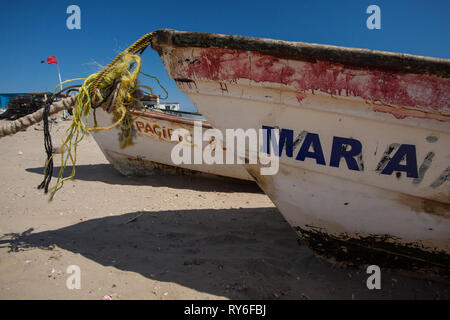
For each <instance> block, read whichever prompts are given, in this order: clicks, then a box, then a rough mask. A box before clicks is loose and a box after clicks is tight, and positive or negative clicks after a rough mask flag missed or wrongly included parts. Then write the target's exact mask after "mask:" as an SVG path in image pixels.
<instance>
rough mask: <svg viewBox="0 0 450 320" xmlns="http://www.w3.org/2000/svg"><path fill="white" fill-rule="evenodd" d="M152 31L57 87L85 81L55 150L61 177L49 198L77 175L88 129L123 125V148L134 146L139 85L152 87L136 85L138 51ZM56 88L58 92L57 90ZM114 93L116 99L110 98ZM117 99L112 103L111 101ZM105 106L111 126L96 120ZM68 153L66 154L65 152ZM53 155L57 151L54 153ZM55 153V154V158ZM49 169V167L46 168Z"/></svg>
mask: <svg viewBox="0 0 450 320" xmlns="http://www.w3.org/2000/svg"><path fill="white" fill-rule="evenodd" d="M152 35H153V33H149V34H146V35H144V36H143V37H141V38H140V39H139V40H137V41H136V42H135V43H133V44H132V45H131V46H130V47H128V48H127V49H126V50H125V51H123V52H122V53H120V54H119V55H117V57H116V58H114V60H113V61H111V62H110V63H109V64H108V65H107V66H106V67H105V68H103V70H102V71H100V72H99V73H95V74H92V75H91V76H89V77H88V78H87V79H86V78H78V79H72V80H67V81H64V82H63V83H61V84H60V85H58V86H57V87H56V89H58V88H59V87H60V86H61V85H62V84H64V83H67V82H69V81H74V80H84V83H83V85H82V86H81V87H80V89H79V92H78V96H77V99H76V102H75V105H74V108H73V121H72V124H71V126H70V127H69V128H68V129H67V131H66V133H65V137H64V138H63V141H62V144H61V146H60V147H59V149H58V151H57V152H56V153H61V168H60V170H59V173H58V179H57V182H56V184H55V186H53V187H52V188H50V189H49V190H50V200H52V199H53V197H54V195H55V193H56V191H58V190H59V189H60V188H61V187H62V185H63V184H64V182H65V181H67V180H69V179H72V178H73V177H74V176H75V163H76V159H77V157H76V156H77V147H78V143H79V142H80V141H81V140H83V138H84V137H85V135H86V134H88V133H89V132H96V131H100V130H110V129H112V128H114V127H116V126H119V125H120V128H121V134H120V137H119V142H120V147H121V148H125V147H126V146H129V145H132V144H133V142H132V137H133V127H132V126H133V117H132V115H131V111H132V110H133V109H135V107H136V105H137V104H139V102H138V99H139V95H140V94H142V92H141V91H140V89H139V88H140V87H142V88H146V89H147V90H149V91H150V93H151V94H152V95H154V94H153V90H152V89H151V88H150V87H148V86H144V85H140V86H138V85H137V81H138V76H139V74H140V73H142V72H140V69H141V58H140V56H139V55H137V53H139V52H142V51H143V50H145V48H147V47H148V45H150V42H151V38H152ZM142 74H143V75H145V76H148V77H150V78H153V79H155V80H156V81H157V82H158V84H159V86H160V87H161V88H162V89H163V90H164V92H165V93H166V97H165V98H167V96H168V94H167V91H166V90H165V89H164V88H163V87H162V86H161V84H160V82H159V80H158V79H157V78H156V77H153V76H150V75H147V74H144V73H142ZM56 89H55V92H56ZM111 95H114V98H113V99H112V98H111ZM113 100H114V103H113V105H108V104H111V102H112V101H113ZM97 107H102V108H103V109H105V110H108V111H111V112H112V114H113V116H114V119H115V123H114V124H113V125H111V126H109V127H98V126H97V122H96V119H95V108H97ZM92 114H93V115H94V127H92V128H89V127H88V124H87V123H88V119H89V117H90V116H91V115H92ZM65 153H66V156H65V157H64V154H65ZM53 155H54V154H53ZM53 155H52V157H53ZM69 162H70V163H71V164H72V172H71V174H70V175H69V176H68V177H64V178H63V177H62V175H63V172H64V169H65V168H66V166H67V165H68V164H69ZM46 170H47V169H46Z"/></svg>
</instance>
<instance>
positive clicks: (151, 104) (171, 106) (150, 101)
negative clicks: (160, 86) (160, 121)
mask: <svg viewBox="0 0 450 320" xmlns="http://www.w3.org/2000/svg"><path fill="white" fill-rule="evenodd" d="M141 102H142V104H143V105H144V106H145V108H151V109H160V110H166V111H180V104H179V103H178V102H162V103H161V102H160V101H159V97H155V96H149V95H146V96H144V97H143V98H142V100H141Z"/></svg>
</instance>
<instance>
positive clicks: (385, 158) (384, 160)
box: [375, 143, 400, 172]
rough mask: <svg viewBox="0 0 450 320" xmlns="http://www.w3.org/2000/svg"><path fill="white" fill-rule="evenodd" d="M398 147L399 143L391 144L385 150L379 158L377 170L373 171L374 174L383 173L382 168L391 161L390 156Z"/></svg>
mask: <svg viewBox="0 0 450 320" xmlns="http://www.w3.org/2000/svg"><path fill="white" fill-rule="evenodd" d="M398 147H400V144H399V143H392V144H390V145H389V146H388V147H387V148H386V150H385V151H384V153H383V156H382V157H381V160H380V162H379V163H378V165H377V168H376V169H375V171H376V172H381V171H383V169H384V167H386V165H387V163H388V162H389V161H390V160H391V157H390V155H391V154H392V152H393V151H394V150H395V149H397V148H398Z"/></svg>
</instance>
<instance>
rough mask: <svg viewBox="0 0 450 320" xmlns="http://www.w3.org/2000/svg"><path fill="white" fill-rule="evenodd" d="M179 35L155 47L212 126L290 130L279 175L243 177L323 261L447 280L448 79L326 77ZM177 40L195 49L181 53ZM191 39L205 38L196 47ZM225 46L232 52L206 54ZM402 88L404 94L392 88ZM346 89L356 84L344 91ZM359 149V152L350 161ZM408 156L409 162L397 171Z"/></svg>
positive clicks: (311, 66)
mask: <svg viewBox="0 0 450 320" xmlns="http://www.w3.org/2000/svg"><path fill="white" fill-rule="evenodd" d="M171 32H172V31H169V32H167V33H166V34H164V31H163V32H162V35H161V36H159V38H158V39H157V40H155V41H154V43H153V47H154V48H155V49H156V50H158V52H159V54H160V56H161V59H162V61H163V63H164V66H165V68H166V70H167V72H168V73H169V75H170V76H171V77H172V78H173V79H174V80H175V81H176V83H177V86H178V88H179V89H180V90H181V91H182V92H184V93H185V94H187V96H188V97H189V99H190V100H191V101H192V102H193V103H194V104H195V105H196V107H197V108H198V110H199V111H200V112H201V113H202V114H203V116H204V117H205V118H206V119H207V120H208V121H209V122H210V123H211V124H212V125H213V126H214V127H217V128H219V129H220V130H225V129H227V128H234V129H236V128H242V129H244V130H247V129H250V128H253V129H261V128H264V127H266V128H267V127H274V128H279V129H281V130H282V134H283V130H284V138H286V140H285V145H284V147H285V148H284V149H283V150H282V153H281V155H280V169H279V172H278V174H276V175H267V176H264V175H261V174H260V169H261V165H259V164H256V165H246V169H247V170H248V172H249V173H250V174H251V175H252V176H253V177H254V179H255V180H256V181H257V183H258V184H259V186H260V187H261V188H262V189H263V190H264V192H265V193H266V194H267V195H268V196H269V197H270V198H271V200H272V201H273V202H274V203H275V205H276V206H277V207H278V209H279V210H280V212H281V213H282V214H283V216H284V217H285V218H286V220H287V221H288V222H289V224H290V225H291V226H292V227H293V228H294V229H295V230H296V231H297V232H298V234H299V235H300V236H301V237H302V238H303V239H304V240H305V241H306V242H307V243H308V244H309V245H310V246H311V247H312V248H313V249H314V250H315V251H316V252H317V253H318V254H320V255H321V256H324V257H326V258H331V259H334V260H335V261H340V262H344V263H347V264H355V265H360V264H376V265H380V266H386V267H389V268H399V269H403V270H409V271H410V270H420V271H426V272H433V273H438V274H440V275H444V276H448V275H449V265H450V184H449V183H448V180H449V178H448V171H449V168H450V167H449V165H450V126H449V123H450V107H449V103H450V101H449V100H450V81H449V79H448V78H436V77H431V76H426V75H423V76H419V75H409V74H406V75H403V74H400V75H398V76H397V75H396V74H393V73H389V72H384V71H379V70H378V71H376V72H375V71H373V70H361V68H359V69H355V70H352V69H351V68H350V67H348V69H347V68H345V67H343V66H342V65H340V64H331V63H328V64H325V63H323V65H322V67H320V68H321V70H320V71H318V68H319V67H318V66H317V65H318V64H320V61H319V62H318V61H316V62H308V61H299V60H292V59H284V58H282V57H281V58H280V57H275V56H272V55H268V54H261V53H258V52H253V51H251V50H250V49H246V48H245V43H244V45H242V42H244V41H241V40H239V39H238V41H237V42H236V43H237V44H236V47H238V48H240V46H242V47H244V48H242V49H233V50H232V49H228V48H229V47H228V45H229V44H230V43H232V40H230V39H228V38H226V37H225V36H222V37H218V39H219V40H217V39H212V40H213V41H210V42H207V41H206V40H205V41H204V38H208V40H211V37H210V36H206V37H204V38H202V36H199V37H198V38H197V39H195V37H196V36H195V35H194V36H192V33H190V34H187V35H186V36H184V35H183V34H182V35H181V37H179V38H177V37H178V34H177V32H176V31H173V32H172V33H171ZM180 34H181V33H180ZM183 36H184V38H182V37H183ZM167 37H169V40H167ZM190 37H191V38H190ZM179 39H189V41H188V40H186V43H183V40H180V41H179V43H176V44H173V43H172V41H173V42H176V41H178V40H179ZM193 39H195V40H198V39H200V40H199V41H198V44H196V46H191V45H190V44H189V43H195V40H193ZM223 39H224V40H223ZM214 40H217V41H216V42H214ZM222 40H223V43H227V47H226V48H227V49H225V48H208V47H206V45H205V46H204V45H203V42H204V43H221V42H220V41H222ZM202 41H203V42H202ZM227 41H228V42H227ZM239 41H240V42H239ZM251 41H253V40H251ZM256 41H258V40H256ZM261 41H262V40H261ZM203 46H204V47H203ZM230 46H232V45H230ZM255 50H256V49H255ZM194 62H195V63H194ZM288 72H289V74H290V75H289V76H286V74H287V73H288ZM289 77H291V78H289ZM393 78H395V80H396V82H395V85H397V87H396V88H390V87H389V85H391V86H393V84H394V82H393V80H392V79H393ZM305 79H306V80H305ZM308 79H312V80H308ZM316 79H322V82H321V83H316V82H315V81H316ZM341 79H345V81H347V82H345V81H344V80H342V81H344V82H345V83H344V84H343V85H341V84H338V83H337V82H338V81H341ZM307 80H308V81H310V87H309V88H308V86H307V85H305V83H306V82H307ZM380 83H381V85H380ZM430 83H432V85H430ZM383 85H384V89H383ZM379 86H381V87H382V89H380V88H379ZM357 89H358V90H357ZM389 89H394V91H395V90H397V92H406V93H407V96H401V97H400V96H399V94H396V93H395V92H393V93H391V92H390V91H389ZM347 90H348V91H347ZM351 90H353V91H351ZM382 90H385V91H386V92H382V93H380V91H382ZM427 90H428V91H427ZM387 91H389V92H387ZM368 92H370V94H369V93H368ZM431 100H433V101H431ZM433 103H435V104H436V105H433ZM243 114H245V116H242V115H243ZM306 135H308V136H309V140H308V139H307V138H306ZM306 140H308V142H306ZM343 141H344V142H343ZM358 143H359V144H360V145H361V152H360V153H359V154H354V155H353V156H349V157H348V159H347V158H346V157H345V156H344V155H345V154H346V153H345V152H350V151H351V150H352V148H355V149H357V148H358ZM308 146H309V147H308ZM348 146H350V150H349V148H348ZM286 147H287V148H286ZM287 149H290V150H289V151H288V150H287ZM342 149H343V150H342ZM402 150H403V151H402ZM403 152H405V154H406V156H405V157H406V160H405V158H404V157H403V160H401V159H399V160H401V161H397V166H394V162H395V159H394V158H395V154H396V153H399V154H401V153H403ZM405 161H406V163H405ZM414 161H416V163H415V164H414V163H413V162H414ZM390 165H393V167H395V169H396V170H389V168H388V166H390ZM402 165H403V166H404V167H402ZM385 169H386V170H385ZM397 169H404V170H403V171H402V170H397Z"/></svg>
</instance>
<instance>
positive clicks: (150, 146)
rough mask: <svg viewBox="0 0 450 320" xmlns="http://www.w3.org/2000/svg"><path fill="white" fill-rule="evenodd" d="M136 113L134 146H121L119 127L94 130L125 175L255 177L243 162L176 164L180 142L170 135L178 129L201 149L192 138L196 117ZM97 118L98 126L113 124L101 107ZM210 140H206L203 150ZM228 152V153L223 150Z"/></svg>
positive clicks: (188, 143) (193, 149) (117, 167)
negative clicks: (175, 150) (174, 154)
mask: <svg viewBox="0 0 450 320" xmlns="http://www.w3.org/2000/svg"><path fill="white" fill-rule="evenodd" d="M133 115H134V123H133V130H134V132H135V136H134V137H133V145H132V146H128V147H126V148H123V149H122V148H120V143H119V139H118V135H119V134H120V129H119V127H116V128H114V129H112V130H113V131H114V132H115V134H114V133H112V132H110V131H108V130H107V131H97V132H94V133H93V136H94V139H95V141H96V142H97V144H98V145H99V147H100V149H101V150H102V152H103V154H104V155H105V157H106V159H107V160H108V161H109V162H110V163H111V164H112V165H113V166H114V167H115V168H116V169H117V170H118V171H119V172H121V173H122V174H124V175H131V176H144V175H152V174H155V173H161V172H162V171H163V172H165V173H172V174H199V173H203V174H210V175H217V176H223V177H229V178H235V179H242V180H253V179H252V178H251V177H250V175H249V174H248V173H247V172H246V170H245V169H244V168H243V167H242V166H240V165H218V164H212V165H207V164H179V165H175V164H174V163H173V162H172V160H171V152H172V149H173V147H174V146H175V145H176V144H177V143H178V141H171V134H172V133H173V131H174V130H176V129H184V130H187V131H188V132H189V137H185V140H184V142H183V143H186V144H187V145H188V146H189V148H190V149H191V155H192V156H193V155H194V152H195V149H197V148H199V147H198V146H197V145H196V144H194V143H192V142H189V141H192V136H193V132H194V123H193V120H190V119H186V118H181V117H177V116H172V115H167V114H163V113H158V112H150V111H148V112H136V113H134V114H133ZM96 119H97V123H98V126H99V127H104V126H110V125H111V124H112V123H113V117H112V115H111V114H108V113H107V112H105V111H103V110H102V109H97V110H96ZM202 122H203V124H202V129H203V130H207V129H208V128H211V126H210V125H209V124H208V123H206V122H205V121H202ZM213 143H214V144H215V145H217V146H220V145H221V146H223V145H224V142H223V141H215V142H213ZM209 144H210V143H209V142H208V141H205V142H203V145H202V149H204V148H206V146H208V145H209ZM224 154H225V152H224Z"/></svg>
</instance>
